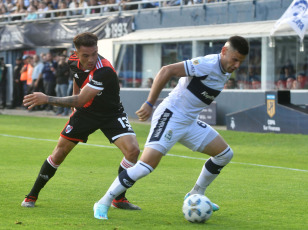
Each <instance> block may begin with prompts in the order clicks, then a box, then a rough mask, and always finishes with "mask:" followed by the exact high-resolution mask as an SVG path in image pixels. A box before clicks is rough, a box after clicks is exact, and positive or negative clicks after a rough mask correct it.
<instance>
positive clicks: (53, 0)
mask: <svg viewBox="0 0 308 230" xmlns="http://www.w3.org/2000/svg"><path fill="white" fill-rule="evenodd" d="M51 4H52V7H53V9H55V10H57V9H59V5H60V4H59V1H58V0H51Z"/></svg>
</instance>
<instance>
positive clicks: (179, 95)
mask: <svg viewBox="0 0 308 230" xmlns="http://www.w3.org/2000/svg"><path fill="white" fill-rule="evenodd" d="M184 67H185V72H186V74H187V77H181V78H180V80H179V83H178V84H177V86H176V87H175V88H174V89H173V90H172V91H171V93H170V94H169V96H168V97H167V98H166V99H165V100H164V101H163V102H162V105H164V106H166V107H171V108H172V110H176V111H177V112H180V113H182V114H183V115H185V116H186V117H188V118H191V119H196V118H197V117H198V115H199V113H200V112H201V111H202V109H204V108H205V107H206V106H207V105H210V104H211V103H212V101H213V100H214V99H215V98H216V97H217V96H218V94H219V93H220V92H221V91H222V90H223V88H224V85H225V83H226V81H227V80H228V79H229V78H230V75H231V74H230V73H224V72H223V69H222V66H221V63H220V54H211V55H207V56H204V57H197V58H193V59H191V60H187V61H185V62H184Z"/></svg>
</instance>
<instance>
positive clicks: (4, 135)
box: [0, 133, 308, 172]
mask: <svg viewBox="0 0 308 230" xmlns="http://www.w3.org/2000/svg"><path fill="white" fill-rule="evenodd" d="M0 136H3V137H11V138H19V139H27V140H35V141H49V142H58V140H51V139H42V138H34V137H23V136H14V135H8V134H2V133H0ZM79 145H87V146H93V147H100V148H111V149H115V148H117V147H116V146H108V145H96V144H87V143H79ZM166 156H171V157H180V158H187V159H193V160H203V161H206V160H207V158H198V157H189V156H181V155H175V154H170V153H168V154H167V155H166ZM230 163H231V164H241V165H251V166H257V167H265V168H275V169H284V170H292V171H300V172H308V170H304V169H295V168H286V167H279V166H271V165H260V164H252V163H242V162H234V161H232V162H230Z"/></svg>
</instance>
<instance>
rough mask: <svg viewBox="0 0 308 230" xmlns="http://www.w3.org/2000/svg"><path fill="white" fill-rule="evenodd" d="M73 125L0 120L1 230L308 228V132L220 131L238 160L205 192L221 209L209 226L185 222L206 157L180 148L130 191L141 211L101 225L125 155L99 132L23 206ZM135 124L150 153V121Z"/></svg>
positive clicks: (118, 214)
mask: <svg viewBox="0 0 308 230" xmlns="http://www.w3.org/2000/svg"><path fill="white" fill-rule="evenodd" d="M66 121H67V120H66V119H57V118H38V117H23V116H6V115H1V116H0V147H1V148H0V191H1V196H0V213H1V215H0V229H31V230H33V229H39V230H41V229H113V230H115V229H117V230H122V229H123V230H124V229H134V230H135V229H136V230H137V229H142V230H147V229H159V230H161V229H170V230H171V229H172V230H178V229H211V230H212V229H245V230H246V229H279V230H280V229H286V230H289V229H300V230H303V229H308V214H307V207H308V141H307V140H308V136H307V135H286V134H259V133H244V132H232V131H223V130H218V131H219V133H220V134H221V135H222V136H223V137H224V138H225V140H226V141H227V142H228V143H229V144H230V146H231V147H232V148H233V150H234V153H235V155H234V158H233V159H232V162H231V163H230V164H228V165H227V166H226V167H225V168H224V169H223V170H222V173H221V174H220V176H219V177H218V178H217V179H216V180H215V181H214V182H213V183H212V185H211V186H210V187H209V188H208V189H207V193H206V195H207V196H208V197H209V198H210V199H211V200H212V201H213V202H215V203H217V204H219V205H220V207H221V210H220V211H219V212H216V213H214V214H213V216H212V217H211V219H210V220H209V221H208V222H207V223H205V224H192V223H189V222H187V221H186V220H185V219H184V217H183V215H182V204H183V197H184V195H185V194H186V193H187V192H188V191H189V190H190V189H191V188H192V186H193V185H194V184H195V181H196V179H197V177H198V175H199V173H200V170H201V168H202V166H203V164H204V162H205V160H206V159H207V158H208V157H207V156H206V155H203V154H201V153H197V152H192V151H190V150H188V149H186V148H185V147H184V146H181V145H180V144H177V145H175V146H174V148H173V149H172V150H171V151H170V152H169V153H170V155H169V156H166V157H164V158H163V160H162V162H161V164H160V165H159V166H158V168H157V169H156V170H154V172H153V173H151V174H150V175H149V176H147V177H145V178H143V179H141V180H139V181H138V182H137V183H136V184H135V186H134V187H133V188H132V189H130V190H129V191H128V192H127V197H128V199H129V200H130V201H131V202H133V203H135V204H137V205H139V206H140V207H141V208H142V210H141V211H124V210H117V209H113V208H111V209H110V211H109V220H107V221H103V220H97V219H95V218H94V217H93V204H94V203H95V202H96V201H97V200H99V199H100V198H101V196H103V195H104V193H105V192H106V190H107V189H108V187H109V186H110V184H111V183H112V182H113V180H114V179H115V177H116V176H117V170H118V166H119V163H120V161H121V159H122V157H123V156H122V154H121V152H120V151H119V150H118V149H117V148H114V145H111V144H110V143H109V142H108V140H107V139H106V138H105V136H104V135H103V134H101V133H100V132H96V133H94V134H92V135H91V136H90V138H89V141H88V145H84V144H80V145H78V146H77V147H76V148H75V149H74V150H73V151H72V152H71V153H70V155H69V156H68V157H67V159H66V160H65V161H64V163H63V164H62V165H61V166H60V168H59V169H58V171H57V173H56V175H55V177H53V178H52V179H51V180H50V181H49V183H48V184H47V185H46V187H45V188H44V189H43V190H42V192H41V194H40V197H39V200H38V201H37V207H36V208H33V209H30V208H24V207H21V206H20V204H21V202H22V200H23V199H24V196H25V194H27V193H28V192H29V190H30V189H31V187H32V185H33V183H34V180H35V179H36V176H37V174H38V172H39V169H40V167H41V165H42V163H43V162H44V160H45V159H46V158H47V156H49V155H50V154H51V152H52V150H53V149H54V147H55V145H56V142H57V139H58V138H59V133H60V131H61V130H62V129H63V127H64V125H65V123H66ZM132 126H133V128H134V130H135V132H136V134H137V138H138V141H139V144H140V148H141V149H143V145H144V143H145V140H146V137H147V134H148V130H149V125H148V124H139V123H132ZM186 156H187V157H189V158H186Z"/></svg>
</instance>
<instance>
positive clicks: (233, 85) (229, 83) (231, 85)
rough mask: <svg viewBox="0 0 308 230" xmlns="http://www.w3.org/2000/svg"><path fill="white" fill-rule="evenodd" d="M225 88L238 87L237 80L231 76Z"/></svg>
mask: <svg viewBox="0 0 308 230" xmlns="http://www.w3.org/2000/svg"><path fill="white" fill-rule="evenodd" d="M224 88H225V89H237V85H236V81H235V79H234V78H230V79H229V80H228V81H227V82H226V84H225V87H224Z"/></svg>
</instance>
